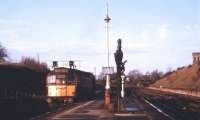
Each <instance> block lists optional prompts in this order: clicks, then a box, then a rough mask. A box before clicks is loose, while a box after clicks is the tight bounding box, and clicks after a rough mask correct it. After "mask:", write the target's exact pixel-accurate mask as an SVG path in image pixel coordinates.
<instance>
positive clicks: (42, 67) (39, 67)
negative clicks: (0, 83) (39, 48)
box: [20, 57, 47, 73]
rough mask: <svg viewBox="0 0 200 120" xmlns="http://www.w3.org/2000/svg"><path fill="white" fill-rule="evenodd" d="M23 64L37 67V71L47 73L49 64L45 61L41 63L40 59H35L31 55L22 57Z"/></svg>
mask: <svg viewBox="0 0 200 120" xmlns="http://www.w3.org/2000/svg"><path fill="white" fill-rule="evenodd" d="M20 63H21V64H24V65H27V66H28V67H30V68H32V69H35V70H37V71H40V72H43V73H46V72H47V65H46V64H45V63H40V62H39V61H37V60H35V59H34V58H31V57H22V59H21V62H20Z"/></svg>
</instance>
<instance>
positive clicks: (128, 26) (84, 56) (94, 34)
mask: <svg viewBox="0 0 200 120" xmlns="http://www.w3.org/2000/svg"><path fill="white" fill-rule="evenodd" d="M108 2H109V15H110V17H111V21H110V27H109V30H110V58H111V59H110V63H111V66H114V67H115V60H114V52H115V51H116V49H117V39H119V38H121V39H122V50H123V52H124V60H128V61H127V63H126V72H128V71H130V70H133V69H138V70H140V71H142V72H144V73H145V72H147V71H152V70H155V69H158V70H162V71H167V70H169V69H176V68H177V67H182V66H187V65H189V64H191V63H192V52H200V0H108ZM105 14H106V0H0V43H1V44H2V45H3V46H4V47H6V49H7V50H8V53H9V57H10V60H11V61H13V62H17V61H19V60H20V59H21V57H22V56H30V57H33V58H36V59H37V56H39V60H40V61H42V62H46V63H48V64H50V63H51V62H52V61H53V60H58V61H65V60H66V61H69V60H75V61H78V63H76V64H78V65H77V66H79V67H80V69H82V70H85V71H90V72H94V70H95V68H96V71H97V73H99V72H101V69H102V66H107V56H106V55H107V49H106V46H107V45H106V44H107V42H106V29H105V28H106V27H105V22H104V18H105Z"/></svg>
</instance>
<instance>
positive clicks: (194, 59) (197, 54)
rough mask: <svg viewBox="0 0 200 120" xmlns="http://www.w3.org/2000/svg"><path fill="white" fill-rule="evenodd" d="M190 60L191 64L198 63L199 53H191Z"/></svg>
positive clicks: (199, 61) (199, 60) (199, 59)
mask: <svg viewBox="0 0 200 120" xmlns="http://www.w3.org/2000/svg"><path fill="white" fill-rule="evenodd" d="M192 59H193V64H194V63H200V52H193V53H192Z"/></svg>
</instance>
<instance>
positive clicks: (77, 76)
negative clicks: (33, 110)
mask: <svg viewBox="0 0 200 120" xmlns="http://www.w3.org/2000/svg"><path fill="white" fill-rule="evenodd" d="M47 91H48V92H47V98H48V99H47V100H48V102H50V103H52V102H54V101H61V102H64V103H65V102H72V101H74V100H81V99H90V98H93V97H94V95H95V77H94V75H93V74H92V73H89V72H85V71H81V70H77V69H75V68H74V67H70V68H67V67H54V68H53V70H51V71H50V72H49V73H48V75H47Z"/></svg>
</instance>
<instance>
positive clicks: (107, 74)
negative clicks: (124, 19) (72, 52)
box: [104, 2, 111, 108]
mask: <svg viewBox="0 0 200 120" xmlns="http://www.w3.org/2000/svg"><path fill="white" fill-rule="evenodd" d="M110 20H111V18H110V17H109V15H108V2H107V4H106V18H105V19H104V21H105V23H106V40H107V70H106V71H107V73H106V86H105V107H106V108H108V107H109V105H110V74H111V73H110V72H109V71H110V56H109V55H110V50H109V22H110Z"/></svg>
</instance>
